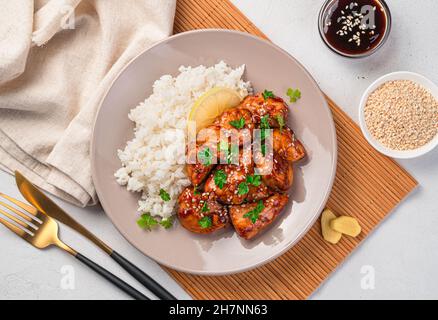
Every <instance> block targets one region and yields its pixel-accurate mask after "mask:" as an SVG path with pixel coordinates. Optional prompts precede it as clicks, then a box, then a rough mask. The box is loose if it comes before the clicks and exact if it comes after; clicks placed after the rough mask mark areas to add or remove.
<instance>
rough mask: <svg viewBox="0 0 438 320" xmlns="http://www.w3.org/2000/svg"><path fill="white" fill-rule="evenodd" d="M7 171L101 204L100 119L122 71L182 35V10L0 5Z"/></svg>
mask: <svg viewBox="0 0 438 320" xmlns="http://www.w3.org/2000/svg"><path fill="white" fill-rule="evenodd" d="M0 8H1V10H0V21H1V23H0V169H2V170H5V171H8V172H13V171H14V170H17V169H18V170H20V171H21V172H22V173H23V174H24V175H26V176H27V177H29V178H30V179H31V180H32V181H33V182H34V183H35V184H37V185H38V186H40V187H42V188H43V189H45V190H47V191H49V192H51V193H53V194H54V195H56V196H58V197H60V198H62V199H64V200H67V201H69V202H72V203H74V204H77V205H82V206H85V205H90V204H95V203H96V202H97V197H96V192H95V189H94V186H93V183H92V179H91V168H90V155H89V146H90V138H91V132H92V129H93V128H92V127H93V122H94V118H95V115H96V111H97V108H98V107H99V105H100V103H101V101H102V99H103V97H104V95H105V93H106V91H107V90H108V89H109V87H110V85H111V83H112V81H113V80H114V79H115V77H116V76H117V74H118V73H119V72H120V71H121V69H122V68H123V67H124V66H125V65H126V64H127V63H128V62H129V61H130V60H132V59H133V58H134V57H135V56H137V55H138V54H139V53H141V52H142V51H143V50H145V49H146V48H147V47H149V46H151V45H152V44H153V43H154V42H156V41H159V40H162V39H164V38H166V37H168V36H169V35H170V34H171V32H172V27H173V18H174V14H175V0H14V1H11V0H0Z"/></svg>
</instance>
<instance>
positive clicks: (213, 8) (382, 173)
mask: <svg viewBox="0 0 438 320" xmlns="http://www.w3.org/2000/svg"><path fill="white" fill-rule="evenodd" d="M205 28H223V29H235V30H240V31H246V32H249V33H252V34H255V35H258V36H260V37H262V38H266V36H265V35H264V34H263V33H262V32H261V31H260V30H258V29H257V28H256V27H255V26H254V25H253V24H252V23H251V22H250V21H249V20H248V19H247V18H246V17H245V16H244V15H243V14H242V13H241V12H240V11H239V10H238V9H237V8H235V7H234V6H233V5H232V4H231V3H230V2H229V1H228V0H208V1H206V0H203V1H197V0H178V4H177V14H176V18H175V33H179V32H183V31H188V30H193V29H205ZM327 101H328V103H329V105H330V107H331V109H332V112H333V115H334V119H335V123H336V130H337V134H338V144H339V163H338V171H337V176H336V181H335V184H334V187H333V191H332V194H331V196H330V199H329V201H328V204H327V206H328V207H330V208H331V209H333V210H334V211H335V212H338V213H342V214H347V215H348V214H350V215H353V216H355V217H356V218H358V219H359V220H360V224H361V225H362V227H363V232H362V234H361V235H360V236H359V237H358V238H357V239H353V238H350V237H343V239H342V240H341V242H340V243H339V244H337V245H330V244H328V243H327V242H325V241H324V240H323V239H322V237H321V227H320V223H319V221H318V223H316V224H315V225H314V226H313V228H312V229H311V230H310V231H309V233H308V234H307V235H306V236H305V237H304V238H303V239H302V240H301V241H300V242H299V243H298V244H297V245H295V246H294V247H293V248H292V249H291V250H290V251H288V252H287V253H286V254H284V255H283V256H281V257H280V258H278V259H276V260H275V261H273V262H271V263H269V264H267V265H265V266H263V267H261V268H258V269H256V270H253V271H249V272H245V273H241V274H237V275H232V276H221V277H206V276H193V275H188V274H184V273H180V272H177V271H174V270H168V272H169V273H170V274H171V275H172V276H173V277H174V278H175V279H176V280H177V281H178V282H179V283H180V284H181V285H182V286H183V288H185V290H186V291H187V292H188V293H189V294H190V295H191V296H192V297H193V298H195V299H305V298H307V297H309V296H310V295H311V294H312V293H313V292H314V291H315V290H316V289H317V288H318V287H319V285H320V284H321V283H322V282H323V281H324V280H325V279H326V278H327V277H328V276H329V274H330V273H331V272H332V271H334V270H335V269H336V267H337V266H339V265H340V264H341V263H342V261H343V260H344V259H345V258H346V257H347V256H348V255H349V254H350V253H351V252H352V251H353V250H354V249H355V248H356V247H357V246H358V245H359V244H360V243H361V242H362V241H363V240H364V239H365V238H366V237H367V235H368V234H370V233H371V231H372V230H373V229H374V228H375V227H377V225H378V224H379V223H380V222H381V221H382V220H383V219H384V218H385V217H386V216H387V215H388V214H389V213H390V212H391V211H392V210H393V209H394V207H396V206H397V204H399V203H400V202H401V201H402V200H403V198H405V197H406V196H407V195H408V194H409V193H410V192H411V191H412V190H413V189H414V188H415V187H416V186H417V182H416V181H415V180H414V178H412V177H411V176H410V175H409V174H408V173H407V172H406V171H405V170H404V169H403V168H401V167H400V166H399V165H398V164H397V163H396V162H394V161H393V160H391V159H389V158H386V157H385V156H382V155H381V154H379V153H378V152H377V151H375V150H374V149H373V148H372V147H371V146H369V144H368V143H367V142H366V140H365V139H364V138H363V136H362V134H361V131H360V129H359V128H358V126H357V125H356V124H355V123H354V122H353V121H352V120H351V119H350V118H349V117H348V116H347V115H346V114H345V113H344V112H343V111H342V110H341V109H340V108H339V107H338V106H337V105H336V104H335V103H334V102H333V101H332V100H330V99H329V98H328V97H327Z"/></svg>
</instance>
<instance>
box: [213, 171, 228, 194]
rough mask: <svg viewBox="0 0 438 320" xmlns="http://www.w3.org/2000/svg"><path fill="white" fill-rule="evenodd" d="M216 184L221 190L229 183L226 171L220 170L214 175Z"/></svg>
mask: <svg viewBox="0 0 438 320" xmlns="http://www.w3.org/2000/svg"><path fill="white" fill-rule="evenodd" d="M214 183H215V184H216V185H217V186H218V187H219V189H221V190H222V189H223V188H224V185H225V184H226V183H227V174H226V173H225V171H224V170H218V171H216V172H215V173H214Z"/></svg>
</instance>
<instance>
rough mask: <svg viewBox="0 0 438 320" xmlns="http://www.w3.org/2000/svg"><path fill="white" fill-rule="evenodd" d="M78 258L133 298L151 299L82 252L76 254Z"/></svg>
mask: <svg viewBox="0 0 438 320" xmlns="http://www.w3.org/2000/svg"><path fill="white" fill-rule="evenodd" d="M75 257H76V259H78V260H79V261H81V262H82V263H83V264H85V265H86V266H88V267H89V268H91V269H92V270H94V271H95V272H97V273H98V274H100V275H101V276H102V277H104V278H105V279H106V280H108V281H109V282H111V283H112V284H114V285H115V286H116V287H118V288H119V289H121V290H123V291H124V292H126V293H127V294H129V295H130V296H131V297H132V298H134V299H136V300H150V299H149V298H148V297H146V296H145V295H144V294H142V293H141V292H139V291H137V290H136V289H134V288H133V287H131V286H130V285H129V284H127V283H126V282H125V281H123V280H122V279H120V278H118V277H117V276H115V275H114V274H112V273H111V272H109V271H108V270H106V269H104V268H103V267H101V266H99V265H98V264H97V263H95V262H93V261H91V260H90V259H88V258H87V257H85V256H83V255H81V254H80V253H78V254H76V256H75Z"/></svg>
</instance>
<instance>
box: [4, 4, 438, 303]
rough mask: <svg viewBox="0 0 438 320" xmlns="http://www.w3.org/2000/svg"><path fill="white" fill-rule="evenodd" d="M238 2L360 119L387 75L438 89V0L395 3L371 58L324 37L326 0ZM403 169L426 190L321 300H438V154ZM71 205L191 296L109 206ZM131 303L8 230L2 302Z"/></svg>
mask: <svg viewBox="0 0 438 320" xmlns="http://www.w3.org/2000/svg"><path fill="white" fill-rule="evenodd" d="M233 2H234V3H235V4H236V5H237V7H239V8H240V9H241V10H242V11H243V13H244V14H245V15H247V16H248V17H249V18H250V19H251V20H252V21H253V22H254V23H255V25H257V26H258V27H259V28H260V29H261V30H262V31H263V32H264V33H265V34H266V35H267V36H268V37H269V38H270V39H271V40H272V41H274V42H275V43H276V44H278V45H279V46H280V47H282V48H284V49H286V50H287V51H288V52H290V53H291V54H292V55H293V56H295V57H296V58H297V59H298V60H300V61H301V62H302V63H303V64H304V66H305V67H306V68H307V69H308V70H309V71H310V72H311V73H312V74H313V76H314V77H315V79H316V80H317V81H318V83H319V85H320V86H321V89H322V90H323V91H325V92H326V93H328V94H329V95H330V96H331V97H332V98H333V99H334V101H335V102H336V103H338V104H339V105H340V106H341V107H342V108H343V109H344V110H345V111H347V112H348V114H349V115H350V116H351V117H352V118H353V119H354V120H355V121H357V119H358V118H357V109H358V107H357V106H358V103H359V99H360V96H361V94H362V93H363V91H364V90H365V89H366V87H367V86H368V85H370V84H371V82H373V81H374V80H375V79H377V78H378V77H380V76H381V75H384V74H386V73H388V72H392V71H400V70H408V71H414V72H418V73H421V74H423V75H425V76H426V77H428V78H430V79H431V80H432V81H434V82H435V83H438V36H437V34H438V19H436V18H435V15H434V13H437V12H438V1H436V0H417V1H412V0H388V1H387V2H388V4H389V6H390V8H391V11H392V15H393V30H392V34H391V37H390V39H389V41H388V43H387V44H386V45H385V47H384V48H383V49H381V50H380V51H379V52H378V53H376V54H375V55H374V56H372V57H370V58H366V59H362V60H348V59H345V58H342V57H339V56H336V55H335V54H333V53H332V52H330V51H329V50H328V49H327V48H326V47H325V46H324V44H323V43H322V41H321V40H320V38H319V34H318V30H317V15H318V11H319V9H320V7H321V5H322V3H323V0H233ZM266 63H269V61H266ZM401 164H402V165H403V166H404V167H405V168H406V169H407V170H408V171H409V172H411V173H412V174H413V175H414V176H415V178H416V179H418V181H419V182H420V188H419V189H418V190H416V191H415V192H414V193H413V194H412V195H411V196H410V197H409V198H408V199H407V200H406V201H405V202H403V203H402V204H401V205H400V206H399V207H398V208H397V209H396V210H395V211H394V212H393V214H392V215H391V216H390V217H389V218H388V219H386V220H385V221H384V222H383V223H382V224H381V225H380V227H378V228H377V229H376V230H375V232H374V233H373V234H372V235H371V236H370V237H369V238H368V239H367V240H366V241H365V242H364V244H363V245H362V246H361V247H360V248H359V249H358V250H357V251H356V252H354V253H353V254H352V255H351V256H350V257H349V258H348V259H347V260H346V261H345V263H344V264H343V265H341V266H340V267H339V268H338V270H337V271H336V272H335V273H334V274H333V275H332V276H331V277H330V278H329V279H328V280H327V281H326V282H325V283H324V284H323V285H322V286H321V288H320V289H319V290H317V291H316V292H315V293H314V295H313V296H312V298H313V299H393V298H401V299H408V298H418V299H420V298H422V299H432V298H435V299H436V298H438V272H437V270H438V255H437V252H438V204H437V201H438V199H437V195H438V182H437V181H438V149H437V150H435V151H433V152H432V153H430V154H429V155H426V156H424V157H422V158H420V159H416V160H410V161H401ZM0 191H1V192H4V193H7V194H9V195H11V196H15V197H19V194H18V191H17V189H16V187H15V185H14V180H13V178H12V177H10V176H8V175H6V174H4V173H0ZM61 205H62V206H63V207H64V208H65V209H67V210H68V211H69V212H70V213H71V214H72V215H73V216H74V217H76V218H77V219H78V220H79V221H81V222H82V223H83V224H84V225H86V226H87V227H89V229H91V230H92V231H93V232H95V233H96V234H97V235H98V236H99V237H101V238H102V239H103V240H104V241H106V242H108V243H109V244H110V245H111V246H112V247H113V248H114V249H115V250H116V251H118V252H120V253H122V255H124V256H125V257H127V258H129V259H130V260H131V261H132V262H134V263H135V264H137V265H138V266H139V267H141V268H142V269H143V270H145V271H147V272H148V273H149V274H150V275H151V276H153V277H154V278H156V279H157V280H158V281H159V282H161V283H162V284H163V285H165V286H166V287H167V288H168V289H169V290H170V291H172V292H173V293H174V294H175V295H177V296H178V297H179V298H189V297H188V295H187V294H186V293H185V292H184V291H183V290H182V289H181V288H179V286H178V285H177V284H176V283H174V282H173V280H172V279H171V278H170V277H169V276H167V274H166V273H165V272H164V271H162V270H161V269H160V268H159V267H158V266H157V265H156V264H155V263H154V262H152V261H150V260H149V259H148V258H146V257H144V256H143V255H142V254H141V253H139V252H138V251H137V250H136V249H135V248H133V247H131V246H130V245H129V244H128V243H127V242H126V241H125V240H124V239H123V238H122V237H121V236H120V234H119V233H118V232H117V231H116V229H115V228H114V227H113V226H112V225H111V223H110V221H109V220H108V219H107V218H106V216H105V214H104V213H103V212H102V210H101V209H100V208H92V209H86V210H84V209H78V208H73V207H72V206H69V205H67V204H64V203H61ZM352 214H354V213H352ZM61 235H62V238H63V239H65V241H66V242H67V243H69V244H71V245H72V246H74V247H75V248H77V249H79V251H82V252H83V253H84V254H85V255H87V256H89V257H92V258H93V259H94V260H96V262H98V263H100V264H102V265H104V266H105V267H107V268H108V269H110V270H111V271H113V272H114V273H115V274H117V275H119V276H120V277H122V278H123V279H125V280H127V281H128V282H130V283H131V284H133V285H134V286H135V287H137V288H139V289H141V290H142V288H141V286H140V287H139V286H138V284H137V283H136V282H135V280H132V278H131V277H130V276H128V275H127V274H126V272H124V271H123V270H122V269H121V268H120V267H118V266H117V264H116V263H114V262H112V261H111V260H110V259H109V258H108V257H106V256H105V255H104V254H103V253H102V252H100V251H99V250H98V249H96V248H95V247H93V246H92V245H91V244H90V243H89V242H87V241H86V240H84V239H82V238H81V237H80V236H78V235H76V234H75V233H73V232H71V231H70V230H68V229H67V228H65V227H63V228H62V232H61ZM163 250H166V249H163ZM65 265H71V266H73V267H74V270H75V278H76V287H75V289H74V290H63V289H61V287H60V282H61V278H62V276H63V275H62V274H61V268H62V267H63V266H65ZM367 265H371V266H373V267H374V269H375V276H376V283H375V289H374V290H363V289H361V285H360V284H361V279H362V277H363V274H361V268H362V267H363V266H367ZM126 298H127V297H126V295H124V294H123V293H121V292H120V291H119V290H117V289H115V288H114V287H113V286H112V285H111V284H109V283H107V282H106V281H104V280H102V279H101V278H100V277H98V276H96V275H95V274H94V273H93V272H92V271H89V270H88V269H87V268H86V267H83V266H82V265H81V264H80V263H78V262H76V261H75V260H74V259H73V258H71V257H70V256H68V255H67V254H65V253H63V252H61V251H59V250H57V249H50V250H48V251H38V250H36V249H34V248H32V247H30V246H29V245H27V244H25V243H24V242H23V241H22V240H20V239H18V238H17V237H16V236H15V235H13V234H12V233H10V232H9V231H7V230H6V229H4V228H3V227H0V299H126Z"/></svg>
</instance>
